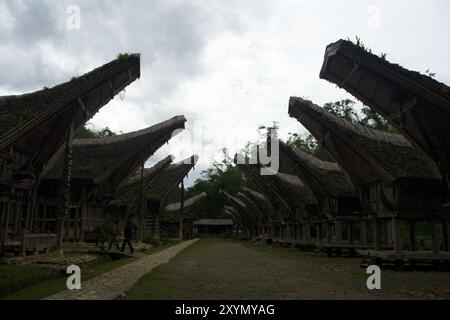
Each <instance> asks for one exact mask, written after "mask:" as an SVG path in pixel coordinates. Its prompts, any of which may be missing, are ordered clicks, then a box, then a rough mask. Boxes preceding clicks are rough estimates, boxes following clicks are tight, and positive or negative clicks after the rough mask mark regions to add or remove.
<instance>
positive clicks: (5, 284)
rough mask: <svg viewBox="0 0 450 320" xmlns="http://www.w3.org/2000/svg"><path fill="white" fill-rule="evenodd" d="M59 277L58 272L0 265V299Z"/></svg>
mask: <svg viewBox="0 0 450 320" xmlns="http://www.w3.org/2000/svg"><path fill="white" fill-rule="evenodd" d="M61 276H62V275H61V273H60V272H58V271H55V270H52V269H48V268H43V267H38V266H31V265H13V264H5V265H0V297H3V296H6V295H8V294H11V293H13V292H15V291H17V290H20V289H21V288H25V287H30V286H33V285H36V284H38V283H41V282H44V281H48V280H53V279H57V278H60V277H61Z"/></svg>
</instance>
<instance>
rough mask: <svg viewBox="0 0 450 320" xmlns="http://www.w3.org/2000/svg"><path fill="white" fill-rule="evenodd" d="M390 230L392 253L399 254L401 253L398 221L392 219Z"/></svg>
mask: <svg viewBox="0 0 450 320" xmlns="http://www.w3.org/2000/svg"><path fill="white" fill-rule="evenodd" d="M390 229H391V230H392V240H393V244H394V251H395V253H401V252H402V238H401V234H400V219H398V218H393V219H392V224H391V228H390Z"/></svg>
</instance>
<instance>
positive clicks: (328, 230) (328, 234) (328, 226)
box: [325, 221, 333, 244]
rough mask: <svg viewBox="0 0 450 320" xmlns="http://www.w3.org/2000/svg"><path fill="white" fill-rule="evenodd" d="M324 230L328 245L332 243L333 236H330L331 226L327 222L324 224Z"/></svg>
mask: <svg viewBox="0 0 450 320" xmlns="http://www.w3.org/2000/svg"><path fill="white" fill-rule="evenodd" d="M325 230H326V233H327V235H326V236H327V243H328V244H330V243H331V242H332V239H333V234H332V230H331V224H330V223H329V222H328V221H327V222H325Z"/></svg>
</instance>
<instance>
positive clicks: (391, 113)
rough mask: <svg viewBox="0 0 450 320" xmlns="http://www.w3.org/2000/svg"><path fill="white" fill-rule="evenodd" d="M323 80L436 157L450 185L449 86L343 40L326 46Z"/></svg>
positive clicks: (436, 162) (435, 161) (434, 158)
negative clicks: (367, 108)
mask: <svg viewBox="0 0 450 320" xmlns="http://www.w3.org/2000/svg"><path fill="white" fill-rule="evenodd" d="M320 78H322V79H326V80H328V81H330V82H332V83H335V84H337V85H338V86H339V87H340V88H343V89H345V90H346V91H348V92H349V93H351V94H352V95H353V96H355V97H356V98H357V99H359V100H360V101H361V102H363V103H364V104H365V105H367V106H369V107H370V108H372V109H373V110H374V111H375V112H377V113H379V114H381V115H382V116H383V117H384V118H385V119H387V120H388V121H389V123H390V124H391V125H393V126H394V127H395V128H397V129H398V130H399V131H400V132H401V133H402V134H403V135H404V136H405V137H406V138H407V139H408V140H409V141H410V142H411V143H412V144H413V145H414V146H416V147H418V148H419V149H420V150H421V151H423V152H424V153H425V154H426V155H427V156H428V159H429V160H430V159H432V160H434V163H431V165H430V167H431V169H433V170H434V168H433V167H434V166H435V164H437V165H438V167H439V169H440V171H441V173H442V176H443V177H446V184H447V188H448V187H449V186H450V183H449V182H450V178H449V177H450V90H449V87H448V86H447V85H445V84H443V83H440V82H438V81H436V80H434V79H433V78H431V77H429V76H426V75H422V74H420V73H418V72H414V71H410V70H407V69H404V68H402V67H401V66H399V65H397V64H392V63H389V62H388V61H386V59H384V58H382V57H378V56H376V55H374V54H372V53H370V52H368V51H366V50H364V49H363V48H361V47H359V46H357V45H355V44H353V43H352V42H350V41H344V40H339V41H337V42H335V43H332V44H330V45H328V46H327V48H326V51H325V59H324V62H323V66H322V70H321V72H320ZM430 162H433V161H430ZM443 180H445V179H443ZM447 201H450V198H449V197H447ZM447 208H448V206H447ZM448 210H450V209H448ZM447 212H448V211H447Z"/></svg>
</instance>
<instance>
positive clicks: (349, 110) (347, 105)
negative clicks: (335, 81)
mask: <svg viewBox="0 0 450 320" xmlns="http://www.w3.org/2000/svg"><path fill="white" fill-rule="evenodd" d="M323 108H324V109H325V110H326V111H328V112H329V113H332V114H334V115H336V116H338V117H341V118H344V119H346V120H348V121H351V122H358V121H359V116H358V114H357V113H356V111H355V102H354V101H353V100H350V99H344V100H341V101H336V102H328V103H325V104H324V106H323Z"/></svg>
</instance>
